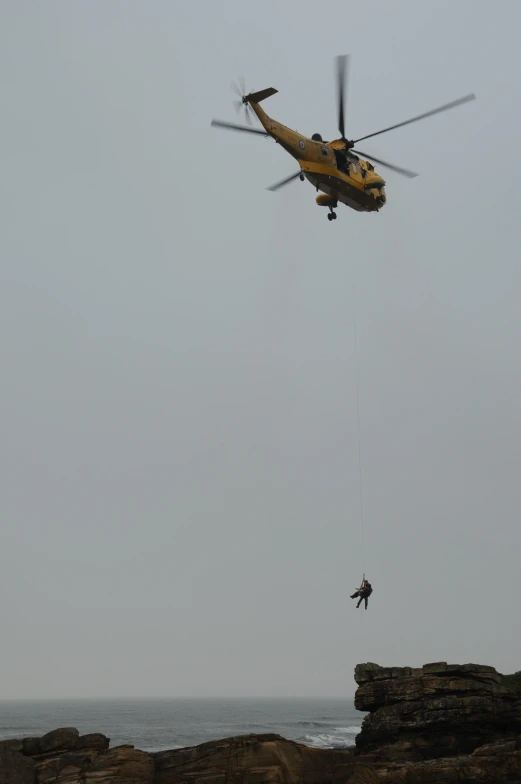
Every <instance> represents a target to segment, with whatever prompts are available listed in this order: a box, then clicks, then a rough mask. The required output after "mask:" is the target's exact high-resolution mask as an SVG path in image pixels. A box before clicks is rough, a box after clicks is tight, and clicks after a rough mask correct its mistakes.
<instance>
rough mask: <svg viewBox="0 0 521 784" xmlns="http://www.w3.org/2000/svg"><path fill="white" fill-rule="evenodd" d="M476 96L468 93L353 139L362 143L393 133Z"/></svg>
mask: <svg viewBox="0 0 521 784" xmlns="http://www.w3.org/2000/svg"><path fill="white" fill-rule="evenodd" d="M475 98H476V96H475V95H474V93H470V94H469V95H464V96H463V98H458V100H457V101H451V102H450V103H445V104H443V106H438V108H437V109H431V111H430V112H425V113H424V114H419V115H418V116H417V117H412V118H411V119H410V120H405V122H401V123H397V124H396V125H390V126H389V128H384V129H383V131H376V133H368V134H367V136H361V137H360V138H359V139H355V144H358V142H362V141H363V140H364V139H370V138H371V137H373V136H379V135H380V134H381V133H387V131H393V130H394V129H395V128H401V127H402V125H409V124H410V123H413V122H416V121H417V120H424V119H425V118H426V117H432V115H433V114H439V113H440V112H446V111H447V110H448V109H454V108H455V107H456V106H460V105H461V104H462V103H467V102H468V101H474V100H475Z"/></svg>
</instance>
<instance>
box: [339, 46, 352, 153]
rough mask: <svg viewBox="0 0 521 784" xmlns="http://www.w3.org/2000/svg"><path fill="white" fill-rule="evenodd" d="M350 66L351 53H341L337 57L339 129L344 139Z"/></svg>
mask: <svg viewBox="0 0 521 784" xmlns="http://www.w3.org/2000/svg"><path fill="white" fill-rule="evenodd" d="M348 68H349V55H348V54H341V55H339V56H338V57H337V58H336V82H337V98H338V130H339V131H340V135H341V137H342V139H345V138H346V128H345V117H344V114H345V105H346V89H347V72H348Z"/></svg>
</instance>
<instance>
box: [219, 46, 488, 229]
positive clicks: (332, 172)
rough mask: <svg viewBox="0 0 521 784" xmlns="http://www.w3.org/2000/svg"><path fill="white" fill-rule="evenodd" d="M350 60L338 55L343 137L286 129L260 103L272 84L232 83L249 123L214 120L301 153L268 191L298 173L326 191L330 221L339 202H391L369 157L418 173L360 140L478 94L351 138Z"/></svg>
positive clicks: (368, 207)
mask: <svg viewBox="0 0 521 784" xmlns="http://www.w3.org/2000/svg"><path fill="white" fill-rule="evenodd" d="M348 63H349V56H348V55H340V56H339V57H337V58H336V74H337V97H338V130H339V131H340V138H339V139H336V140H335V141H332V142H326V141H323V139H322V137H321V135H320V134H319V133H314V134H313V136H312V137H311V138H310V139H308V138H307V137H306V136H302V135H301V134H300V133H297V132H296V131H293V130H291V128H286V126H285V125H281V124H280V123H278V122H276V121H275V120H273V119H272V118H271V117H269V116H268V115H267V114H266V112H265V111H264V110H263V109H262V108H261V106H260V103H261V101H264V100H265V99H266V98H269V97H270V96H271V95H275V93H277V92H278V91H277V90H275V89H274V88H273V87H269V88H268V89H266V90H260V91H259V92H255V93H249V94H248V95H246V94H245V92H246V90H245V86H244V84H241V88H239V87H238V86H237V85H236V84H233V83H232V88H233V89H234V90H235V92H237V94H238V95H239V98H240V100H238V101H236V102H235V104H236V108H237V110H239V109H240V108H241V107H244V111H245V114H246V120H247V121H248V123H249V124H250V127H248V126H245V125H236V124H235V123H229V122H224V121H221V120H212V123H211V124H212V125H213V126H216V127H218V128H226V129H228V130H233V131H242V132H245V133H254V134H257V135H260V136H265V137H268V136H271V137H272V138H273V139H275V141H276V142H277V144H280V146H281V147H282V148H283V149H284V150H286V152H289V154H290V155H292V156H293V158H296V160H297V161H298V164H299V167H300V169H299V171H298V172H295V174H291V175H290V176H289V177H286V178H285V179H283V180H281V181H280V182H277V183H275V185H272V186H271V187H270V188H269V189H268V190H270V191H276V190H278V189H279V188H282V186H283V185H287V184H288V183H290V182H292V181H293V180H295V179H296V178H297V177H300V179H301V180H302V181H304V179H307V180H308V181H309V182H310V183H311V184H312V185H313V186H314V187H315V188H316V190H317V191H322V193H321V194H320V195H319V196H317V198H316V202H317V204H318V205H319V206H321V207H328V208H329V212H328V215H327V217H328V219H329V220H330V221H331V220H334V219H335V218H336V212H335V211H334V210H335V208H337V207H338V203H339V202H341V203H342V204H345V205H346V206H347V207H351V208H352V209H353V210H357V211H358V212H378V211H379V210H380V209H381V208H382V207H383V206H384V204H385V203H386V196H385V187H384V186H385V181H384V179H383V178H382V177H380V175H378V174H377V173H376V172H375V170H374V166H373V165H372V163H370V161H374V162H375V163H378V164H380V165H381V166H385V167H387V168H388V169H391V170H392V171H394V172H397V173H398V174H403V175H404V176H405V177H416V176H417V174H416V173H415V172H412V171H408V170H407V169H401V168H400V167H399V166H393V165H392V164H390V163H387V162H386V161H382V160H380V159H379V158H375V156H374V155H368V154H367V153H364V152H361V151H357V150H355V149H354V147H355V144H358V142H361V141H364V140H365V139H370V138H372V137H373V136H379V135H380V134H382V133H387V131H392V130H394V129H395V128H401V127H402V125H409V124H410V123H413V122H417V120H423V119H424V118H426V117H431V116H432V115H433V114H438V113H439V112H444V111H447V109H453V108H454V107H456V106H460V105H461V104H463V103H467V102H468V101H473V100H474V99H475V97H476V96H475V95H474V93H471V94H470V95H465V96H464V97H463V98H459V99H458V100H456V101H451V102H450V103H446V104H444V105H443V106H439V107H438V108H437V109H431V111H430V112H424V113H423V114H419V115H418V116H417V117H412V118H411V119H410V120H405V122H401V123H397V124H396V125H391V126H389V127H388V128H384V129H383V130H381V131H376V132H375V133H369V134H367V135H366V136H362V137H360V138H359V139H355V140H354V141H353V140H351V141H350V140H348V139H347V138H346V135H345V121H344V106H345V94H346V84H347V71H348ZM250 107H251V109H252V110H253V111H254V112H255V114H256V115H257V117H258V119H259V120H260V122H261V125H262V126H263V129H262V130H261V129H260V128H253V127H251V118H250V114H249V108H250ZM360 156H362V157H360ZM364 159H367V160H364Z"/></svg>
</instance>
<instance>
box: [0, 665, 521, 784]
mask: <svg viewBox="0 0 521 784" xmlns="http://www.w3.org/2000/svg"><path fill="white" fill-rule="evenodd" d="M355 679H356V681H357V683H358V685H359V688H358V690H357V692H356V698H355V704H356V706H357V707H358V708H359V709H360V710H363V711H366V712H367V713H368V715H367V716H366V717H365V719H364V721H363V725H362V731H361V733H360V734H359V735H358V737H357V748H356V751H353V750H350V749H345V750H338V749H337V750H324V749H311V748H308V747H307V746H303V745H301V744H298V743H294V742H292V741H289V740H285V739H284V738H282V737H281V736H280V735H245V736H241V737H236V738H226V739H224V740H216V741H212V742H210V743H204V744H202V745H200V746H194V747H192V748H186V749H176V750H173V751H161V752H157V753H150V754H149V753H147V752H144V751H139V750H137V749H134V748H133V746H131V745H126V746H116V747H113V748H110V744H109V739H108V738H107V737H105V736H104V735H101V734H99V733H93V734H90V735H80V734H79V733H78V731H77V730H76V729H74V728H62V729H58V730H54V731H53V732H49V733H48V734H47V735H44V736H43V737H41V738H22V739H20V740H6V741H2V742H0V784H379V783H380V784H444V783H445V782H446V783H447V784H449V782H465V781H466V782H474V784H502V783H503V782H505V784H506V782H511V784H514V783H515V782H517V784H521V699H520V697H519V695H517V694H516V693H515V692H513V691H510V690H509V689H508V688H506V687H505V686H504V684H503V683H502V679H501V676H499V675H498V673H497V672H496V671H495V670H494V669H493V668H492V667H484V666H480V665H473V664H466V665H448V664H445V663H438V664H429V665H425V666H424V667H422V668H418V669H413V668H410V667H392V668H384V667H379V666H378V665H376V664H360V665H358V666H357V667H356V670H355Z"/></svg>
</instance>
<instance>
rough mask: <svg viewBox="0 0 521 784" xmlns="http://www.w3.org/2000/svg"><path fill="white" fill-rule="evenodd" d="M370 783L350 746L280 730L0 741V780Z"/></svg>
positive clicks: (73, 734) (56, 735) (17, 783)
mask: <svg viewBox="0 0 521 784" xmlns="http://www.w3.org/2000/svg"><path fill="white" fill-rule="evenodd" d="M356 767H358V768H359V770H358V773H359V774H360V776H363V778H360V779H359V784H366V783H367V784H370V782H371V780H370V779H367V778H366V776H367V773H366V772H364V771H365V766H364V765H363V764H360V765H358V766H357V763H356V761H355V758H354V754H353V752H352V751H350V750H348V749H345V750H339V751H327V750H324V749H310V748H308V747H307V746H302V745H300V744H298V743H293V742H292V741H289V740H285V739H284V738H282V737H281V736H280V735H246V736H241V737H237V738H226V739H224V740H217V741H211V742H210V743H203V744H201V745H200V746H194V747H192V748H186V749H176V750H174V751H162V752H157V753H154V754H148V753H146V752H144V751H138V750H137V749H134V748H133V746H131V745H128V746H119V747H115V748H113V749H109V739H108V738H106V737H105V736H104V735H98V734H96V735H83V736H80V735H79V733H78V731H77V730H76V729H71V728H68V729H59V730H55V731H54V732H50V733H49V734H48V735H44V736H43V738H25V739H22V740H9V741H3V742H0V784H184V783H185V782H190V784H230V783H231V782H240V784H301V783H302V784H342V783H343V782H346V781H353V784H356V779H355V780H353V773H354V771H355V768H356Z"/></svg>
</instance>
